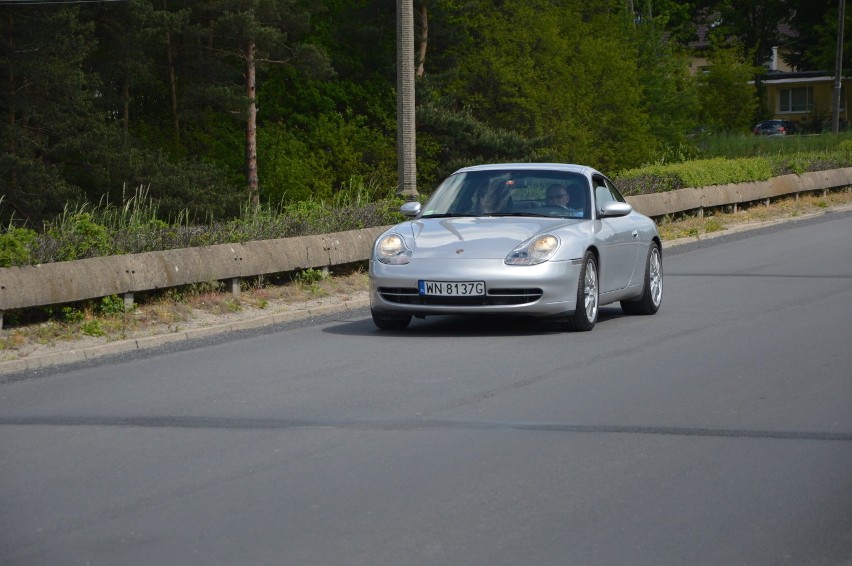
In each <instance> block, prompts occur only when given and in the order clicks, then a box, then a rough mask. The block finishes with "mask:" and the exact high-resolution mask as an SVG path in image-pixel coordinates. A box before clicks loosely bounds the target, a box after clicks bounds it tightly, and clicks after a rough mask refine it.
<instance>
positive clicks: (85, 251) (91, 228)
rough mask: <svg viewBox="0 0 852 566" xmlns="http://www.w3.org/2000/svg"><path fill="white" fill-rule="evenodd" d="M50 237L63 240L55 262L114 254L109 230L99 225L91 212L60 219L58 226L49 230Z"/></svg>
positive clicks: (69, 214)
mask: <svg viewBox="0 0 852 566" xmlns="http://www.w3.org/2000/svg"><path fill="white" fill-rule="evenodd" d="M47 233H48V235H50V236H51V237H53V238H54V239H56V240H59V239H60V238H61V245H60V247H59V248H58V250H57V256H56V259H55V260H54V261H70V260H75V259H84V258H87V257H96V256H102V255H109V254H110V253H112V246H111V243H110V238H109V233H108V231H107V228H106V227H105V226H103V225H102V224H99V223H98V222H97V221H96V220H95V218H94V216H93V215H92V213H90V212H83V211H82V209H81V211H78V212H70V211H69V210H67V209H66V211H65V213H63V215H62V216H60V217H59V219H58V221H57V224H56V225H55V226H53V227H52V228H50V229H48V231H47Z"/></svg>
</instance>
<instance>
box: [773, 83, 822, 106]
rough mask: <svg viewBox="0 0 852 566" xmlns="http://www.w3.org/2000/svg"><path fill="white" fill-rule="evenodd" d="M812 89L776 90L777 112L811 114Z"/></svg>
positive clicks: (803, 87) (812, 102) (805, 87)
mask: <svg viewBox="0 0 852 566" xmlns="http://www.w3.org/2000/svg"><path fill="white" fill-rule="evenodd" d="M813 109H814V87H812V86H797V87H794V88H782V89H779V90H778V111H779V112H813Z"/></svg>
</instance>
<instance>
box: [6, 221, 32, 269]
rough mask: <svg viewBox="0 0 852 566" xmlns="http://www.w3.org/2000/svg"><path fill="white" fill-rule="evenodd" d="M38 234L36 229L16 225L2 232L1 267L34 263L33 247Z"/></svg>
mask: <svg viewBox="0 0 852 566" xmlns="http://www.w3.org/2000/svg"><path fill="white" fill-rule="evenodd" d="M37 235H38V234H37V233H36V231H35V230H30V229H29V228H17V227H15V226H9V228H7V229H6V230H5V231H4V232H3V233H0V267H10V266H12V265H27V264H29V263H32V256H33V250H32V247H33V244H34V242H35V240H36V236H37Z"/></svg>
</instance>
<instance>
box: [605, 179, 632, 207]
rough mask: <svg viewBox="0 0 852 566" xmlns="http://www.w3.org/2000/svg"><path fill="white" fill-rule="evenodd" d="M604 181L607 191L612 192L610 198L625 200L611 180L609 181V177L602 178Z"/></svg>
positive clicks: (619, 200)
mask: <svg viewBox="0 0 852 566" xmlns="http://www.w3.org/2000/svg"><path fill="white" fill-rule="evenodd" d="M604 183H606V186H607V188H608V189H609V192H610V193H612V198H613V199H614V200H617V201H618V202H627V201H626V200H624V197H623V196H621V193H620V192H618V189H616V188H615V185H613V184H612V181H610V180H609V179H604Z"/></svg>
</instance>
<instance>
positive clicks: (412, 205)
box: [399, 201, 422, 218]
mask: <svg viewBox="0 0 852 566" xmlns="http://www.w3.org/2000/svg"><path fill="white" fill-rule="evenodd" d="M421 208H422V207H421V205H420V203H419V202H417V201H412V202H407V203H405V204H404V205H402V206H400V207H399V211H400V212H401V213H402V215H403V216H405V217H406V218H415V217H416V216H417V215H418V214H420V210H421Z"/></svg>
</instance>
